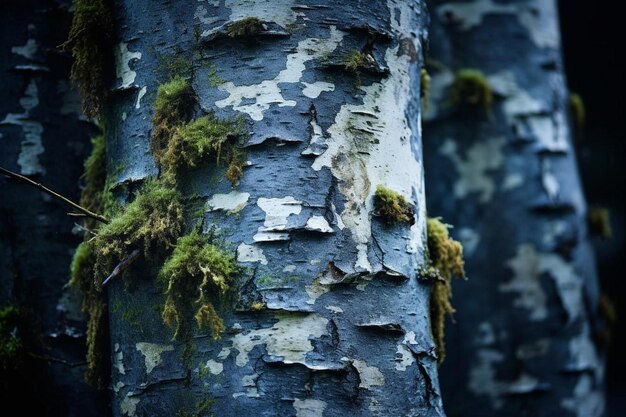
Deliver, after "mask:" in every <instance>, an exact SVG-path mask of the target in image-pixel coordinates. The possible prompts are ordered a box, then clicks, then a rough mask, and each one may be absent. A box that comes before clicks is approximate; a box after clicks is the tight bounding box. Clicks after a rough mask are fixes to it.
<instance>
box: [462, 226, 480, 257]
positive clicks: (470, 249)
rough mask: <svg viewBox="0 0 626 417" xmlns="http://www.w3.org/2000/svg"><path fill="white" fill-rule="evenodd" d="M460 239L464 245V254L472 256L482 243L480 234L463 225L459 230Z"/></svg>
mask: <svg viewBox="0 0 626 417" xmlns="http://www.w3.org/2000/svg"><path fill="white" fill-rule="evenodd" d="M458 236H459V240H460V241H461V244H462V245H463V254H464V255H467V256H468V257H470V256H472V255H473V254H474V252H475V251H476V248H477V247H478V244H479V243H480V234H478V232H477V231H476V230H474V229H471V228H469V227H462V228H460V229H459V232H458Z"/></svg>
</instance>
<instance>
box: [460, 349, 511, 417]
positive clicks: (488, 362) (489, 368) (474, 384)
mask: <svg viewBox="0 0 626 417" xmlns="http://www.w3.org/2000/svg"><path fill="white" fill-rule="evenodd" d="M477 357H478V360H477V361H476V362H475V365H474V366H472V368H471V369H470V371H469V381H468V384H467V388H468V389H469V390H470V391H471V392H473V393H474V394H476V395H486V396H488V397H489V399H490V401H491V406H492V407H493V408H494V409H498V408H500V407H502V405H503V401H502V399H501V398H499V396H500V393H501V385H500V383H499V382H498V381H496V369H495V364H496V363H498V362H502V361H503V360H504V355H502V354H501V353H500V352H497V351H495V350H493V349H480V350H478V351H477Z"/></svg>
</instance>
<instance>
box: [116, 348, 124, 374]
mask: <svg viewBox="0 0 626 417" xmlns="http://www.w3.org/2000/svg"><path fill="white" fill-rule="evenodd" d="M113 368H114V369H116V370H117V372H118V373H119V374H120V375H125V374H126V369H124V352H122V350H121V349H120V344H119V343H116V344H115V345H114V347H113Z"/></svg>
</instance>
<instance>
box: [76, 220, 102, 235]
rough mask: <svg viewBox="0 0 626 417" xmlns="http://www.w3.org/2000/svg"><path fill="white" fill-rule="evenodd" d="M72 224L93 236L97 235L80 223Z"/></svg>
mask: <svg viewBox="0 0 626 417" xmlns="http://www.w3.org/2000/svg"><path fill="white" fill-rule="evenodd" d="M74 226H76V227H78V228H79V229H80V230H83V231H84V232H85V233H89V234H90V235H92V236H94V237H95V236H97V234H96V232H94V231H93V230H90V229H87V228H86V227H85V226H83V225H82V224H78V223H74Z"/></svg>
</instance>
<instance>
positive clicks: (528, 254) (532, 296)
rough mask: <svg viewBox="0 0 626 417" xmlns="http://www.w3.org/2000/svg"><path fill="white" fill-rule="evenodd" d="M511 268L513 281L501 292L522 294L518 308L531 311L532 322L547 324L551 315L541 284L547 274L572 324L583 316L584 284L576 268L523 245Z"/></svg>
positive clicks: (519, 248)
mask: <svg viewBox="0 0 626 417" xmlns="http://www.w3.org/2000/svg"><path fill="white" fill-rule="evenodd" d="M507 265H508V266H509V268H511V269H512V270H513V279H512V280H511V281H509V282H508V283H506V284H501V285H500V286H499V290H500V291H501V292H516V293H518V297H517V299H516V300H515V301H514V305H515V306H516V307H523V308H527V309H529V310H530V316H529V317H530V319H531V320H537V321H538V320H543V319H545V318H546V317H547V314H548V311H547V306H546V294H545V292H544V291H543V288H542V287H541V282H540V280H539V278H540V276H541V274H543V273H548V274H549V275H550V277H551V278H552V279H553V280H554V283H555V286H556V289H557V294H558V296H559V298H560V300H561V305H562V306H563V308H564V309H565V312H566V313H567V316H568V319H569V321H570V322H571V321H573V320H574V319H576V318H577V317H578V316H579V315H580V314H581V313H582V311H583V300H582V280H581V278H580V277H579V276H578V275H577V273H576V271H575V270H574V267H573V266H572V265H570V264H568V263H567V262H566V261H565V260H564V259H563V258H561V257H560V256H559V255H556V254H553V253H539V252H537V251H536V250H535V247H534V246H533V245H531V244H522V245H520V246H519V247H518V248H517V254H516V255H515V257H514V258H513V259H511V260H509V261H508V262H507Z"/></svg>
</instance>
